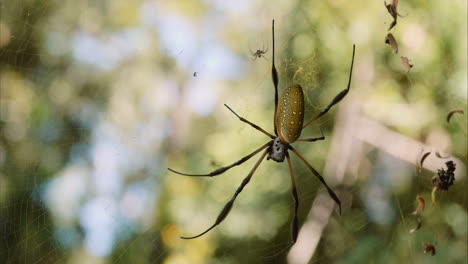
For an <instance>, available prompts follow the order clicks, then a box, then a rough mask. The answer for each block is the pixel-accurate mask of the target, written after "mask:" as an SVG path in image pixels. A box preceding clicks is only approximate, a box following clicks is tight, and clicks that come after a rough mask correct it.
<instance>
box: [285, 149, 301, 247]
mask: <svg viewBox="0 0 468 264" xmlns="http://www.w3.org/2000/svg"><path fill="white" fill-rule="evenodd" d="M286 158H287V159H288V167H289V175H290V176H291V192H292V196H293V199H294V216H293V221H292V222H291V238H292V243H291V245H290V247H291V246H292V245H294V243H296V240H297V234H298V231H299V224H298V222H299V221H298V219H297V209H298V208H299V198H298V197H297V188H296V180H295V178H294V172H293V168H292V163H291V158H290V157H289V153H287V152H286Z"/></svg>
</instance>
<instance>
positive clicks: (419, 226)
mask: <svg viewBox="0 0 468 264" xmlns="http://www.w3.org/2000/svg"><path fill="white" fill-rule="evenodd" d="M421 226H422V221H421V218H419V217H418V218H416V227H415V228H412V229H411V230H410V231H409V232H410V233H414V232H416V231H418V229H419V228H421Z"/></svg>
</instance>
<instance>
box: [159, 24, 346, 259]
mask: <svg viewBox="0 0 468 264" xmlns="http://www.w3.org/2000/svg"><path fill="white" fill-rule="evenodd" d="M274 28H275V21H274V20H273V22H272V39H273V49H272V50H273V55H272V60H273V62H272V70H271V73H272V74H271V75H272V80H273V86H274V88H275V112H274V119H273V126H274V135H273V134H270V133H268V132H267V131H265V130H264V129H263V128H261V127H260V126H258V125H256V124H254V123H252V122H250V121H248V120H247V119H245V118H243V117H241V116H239V115H238V114H237V113H236V112H234V110H232V109H231V108H230V107H229V106H228V105H226V104H225V105H224V106H226V108H227V109H229V111H231V112H232V113H233V114H234V115H235V116H236V117H237V118H239V120H240V121H242V122H244V123H247V124H249V125H251V126H252V127H253V128H255V129H256V130H258V131H260V132H261V133H263V134H264V135H266V136H267V137H268V138H270V140H269V141H268V142H267V143H266V144H264V145H263V146H261V147H260V148H258V149H256V150H254V151H253V152H252V153H250V154H248V155H247V156H244V157H243V158H241V159H240V160H238V161H236V162H234V163H232V164H231V165H228V166H225V167H221V168H219V169H216V170H214V171H212V172H210V173H206V174H190V173H183V172H178V171H176V170H173V169H170V168H168V169H169V171H171V172H173V173H177V174H180V175H184V176H192V177H213V176H217V175H220V174H222V173H224V172H226V171H227V170H229V169H231V168H233V167H235V166H239V165H241V164H242V163H244V162H246V161H247V160H249V159H250V158H252V157H253V156H255V155H257V154H259V153H262V154H261V156H260V159H258V160H257V162H256V163H255V165H254V166H253V168H252V169H251V171H250V172H249V174H248V175H247V176H246V177H245V178H244V180H243V181H242V183H241V184H240V186H239V187H238V188H237V190H236V192H235V193H234V195H233V196H232V198H231V199H230V200H229V201H228V202H227V203H226V204H225V206H224V208H223V209H222V210H221V212H220V213H219V215H218V217H217V218H216V220H215V222H214V224H212V225H211V226H210V227H209V228H207V229H206V230H205V231H203V232H201V233H200V234H198V235H195V236H190V237H181V238H182V239H193V238H197V237H200V236H203V235H204V234H206V233H208V232H209V231H210V230H211V229H213V228H214V227H216V226H217V225H219V224H221V222H223V221H224V219H226V217H227V216H228V214H229V212H230V211H231V209H232V207H233V205H234V202H235V200H236V198H237V196H238V195H239V194H240V193H241V192H242V190H243V189H244V187H245V186H246V185H247V184H248V183H249V182H250V179H251V178H252V176H253V174H254V173H255V170H256V169H257V168H258V167H259V166H260V163H262V161H263V160H273V161H276V162H284V161H285V160H286V161H287V164H288V168H289V175H290V177H291V191H292V196H293V201H294V208H293V209H294V211H293V220H292V222H291V239H292V241H291V244H290V245H289V247H291V246H292V245H294V243H295V242H296V240H297V235H298V231H299V220H298V216H297V211H298V208H299V196H298V193H297V189H296V183H295V177H294V172H293V167H292V162H291V156H290V151H291V152H292V154H294V155H295V156H297V157H298V158H299V160H300V161H302V163H304V165H305V166H306V167H307V168H308V169H309V171H310V172H311V174H312V175H314V176H315V177H316V178H317V179H318V180H319V181H320V182H321V183H322V184H323V186H324V187H325V188H326V189H327V191H328V194H329V195H330V197H331V198H332V199H333V200H334V201H335V202H336V204H337V205H338V208H339V212H340V214H341V201H340V199H339V198H338V196H337V195H336V194H335V192H334V191H333V190H332V189H331V188H330V187H329V186H328V185H327V183H326V182H325V179H324V178H323V177H322V176H321V175H320V174H319V173H318V171H317V170H316V169H314V168H313V167H312V165H310V164H309V162H307V161H306V159H305V158H304V157H303V156H302V155H301V154H300V153H299V152H298V151H297V150H296V148H295V147H293V146H292V144H293V143H294V142H314V141H317V140H324V139H325V136H324V135H323V132H322V135H321V136H320V137H313V138H299V136H300V135H301V132H302V130H303V129H304V128H306V127H307V126H309V125H310V124H312V123H313V122H314V121H316V120H318V119H319V118H320V117H322V116H323V115H325V114H326V113H327V112H328V111H329V110H330V109H331V108H332V107H333V106H334V105H336V104H337V103H339V102H340V101H341V100H342V99H343V98H344V97H345V96H346V94H347V93H348V91H349V88H350V85H351V76H352V73H353V64H354V52H355V46H354V45H353V54H352V58H351V67H350V70H349V79H348V85H347V87H346V88H345V89H344V90H342V91H341V92H340V93H338V94H337V95H336V96H335V98H334V99H333V100H332V101H331V102H330V103H329V104H328V106H327V107H326V108H325V109H323V110H322V111H321V112H320V113H318V114H317V115H316V116H315V117H314V118H313V119H312V120H310V121H309V122H307V123H306V124H305V125H303V121H304V95H303V91H302V87H301V86H300V85H299V84H295V85H292V86H290V87H289V88H287V89H285V91H283V93H282V94H281V96H280V97H278V83H279V78H278V72H277V70H276V67H275V30H274ZM265 52H266V50H265V51H262V50H260V51H257V52H256V53H253V54H254V55H255V56H256V57H257V58H259V57H261V56H262V55H263V54H264V53H265ZM289 247H288V248H289ZM286 249H287V248H286ZM286 249H284V250H286Z"/></svg>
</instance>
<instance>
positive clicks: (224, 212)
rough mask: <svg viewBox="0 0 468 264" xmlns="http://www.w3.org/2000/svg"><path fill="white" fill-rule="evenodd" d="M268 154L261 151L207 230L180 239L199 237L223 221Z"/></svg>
mask: <svg viewBox="0 0 468 264" xmlns="http://www.w3.org/2000/svg"><path fill="white" fill-rule="evenodd" d="M267 154H268V150H266V151H265V152H263V154H262V156H261V157H260V159H259V160H258V161H257V163H255V166H254V167H253V168H252V170H251V171H250V172H249V175H247V177H245V178H244V180H243V181H242V183H241V185H240V186H239V187H238V188H237V190H236V193H235V194H234V196H232V198H231V200H229V202H228V203H227V204H226V205H225V206H224V208H223V210H221V212H220V213H219V215H218V218H216V222H215V223H214V224H213V225H212V226H211V227H210V228H208V229H207V230H205V231H203V232H202V233H200V234H199V235H196V236H193V237H180V238H182V239H193V238H197V237H201V236H203V235H204V234H206V233H208V231H210V230H211V229H213V228H214V227H215V226H217V225H219V224H220V223H221V222H223V220H224V219H226V216H227V215H228V214H229V212H230V211H231V209H232V206H233V204H234V201H235V200H236V198H237V196H238V195H239V193H241V192H242V190H243V189H244V187H245V186H246V185H247V183H249V181H250V179H251V178H252V175H253V174H254V173H255V170H257V168H258V166H259V165H260V163H262V161H263V160H264V159H265V156H266V155H267Z"/></svg>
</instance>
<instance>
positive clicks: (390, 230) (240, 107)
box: [0, 0, 468, 264]
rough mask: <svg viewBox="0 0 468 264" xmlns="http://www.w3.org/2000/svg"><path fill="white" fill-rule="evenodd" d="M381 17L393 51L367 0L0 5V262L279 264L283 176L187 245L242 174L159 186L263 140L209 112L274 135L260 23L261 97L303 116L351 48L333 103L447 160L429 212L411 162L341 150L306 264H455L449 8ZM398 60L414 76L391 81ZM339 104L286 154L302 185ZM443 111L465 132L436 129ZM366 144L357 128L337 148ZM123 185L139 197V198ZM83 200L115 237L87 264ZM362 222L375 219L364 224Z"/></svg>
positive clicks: (454, 61)
mask: <svg viewBox="0 0 468 264" xmlns="http://www.w3.org/2000/svg"><path fill="white" fill-rule="evenodd" d="M398 8H399V12H400V13H401V14H403V15H406V16H405V17H403V18H398V24H397V25H396V26H395V28H394V29H393V30H392V33H393V34H394V35H395V38H396V40H397V42H398V44H399V54H393V53H392V52H391V48H390V47H389V46H388V45H386V44H385V43H384V39H385V36H386V34H387V28H388V24H389V23H391V21H392V18H391V16H390V15H389V14H388V13H387V10H386V8H385V6H384V3H383V2H381V1H370V2H369V1H363V0H359V1H343V0H333V1H309V0H304V1H279V2H278V3H275V4H272V3H271V2H268V1H261V0H258V1H240V2H239V3H234V2H229V3H228V2H225V1H197V0H187V1H110V0H109V1H99V2H93V1H52V0H49V1H37V0H19V1H1V2H0V10H1V11H0V129H1V132H2V133H1V135H0V168H1V169H0V259H2V260H4V261H6V262H5V263H171V264H172V263H285V262H286V259H287V256H286V255H285V254H283V255H280V256H277V257H274V258H265V256H269V255H273V254H275V253H276V252H278V251H279V250H280V249H282V248H284V247H285V246H287V245H288V242H289V240H290V234H289V224H290V221H291V215H292V200H291V197H290V180H289V175H288V170H287V166H286V164H278V163H274V162H271V161H265V162H264V163H263V164H262V165H261V166H260V167H259V169H258V170H257V172H256V174H255V175H254V177H253V179H252V182H251V183H250V184H249V185H248V186H247V187H246V188H245V190H244V191H243V192H242V193H241V195H240V196H239V198H238V199H237V201H236V203H235V205H234V208H233V209H232V211H231V213H230V214H229V216H228V217H227V219H226V220H225V221H224V222H223V223H222V224H221V225H220V226H218V227H216V228H215V229H214V230H212V231H211V232H210V233H208V234H207V235H206V236H204V237H202V238H199V239H195V240H181V239H179V236H182V235H191V234H196V233H198V232H200V231H202V230H204V229H205V228H207V227H208V226H210V225H211V224H212V223H213V222H214V221H215V219H216V216H217V215H218V213H219V211H220V210H221V208H222V207H223V206H224V204H225V203H226V202H227V201H228V199H230V197H231V196H232V194H233V193H234V192H235V189H236V188H237V186H238V185H239V184H240V182H241V181H242V178H243V177H245V175H247V173H248V172H249V171H250V169H251V167H252V166H253V164H254V162H255V161H253V160H255V158H253V159H252V161H249V162H246V163H245V164H243V165H242V166H239V167H236V168H233V169H232V170H230V171H228V172H227V173H225V174H223V175H220V176H217V177H214V178H191V177H182V176H179V175H175V174H170V173H168V172H167V171H166V168H167V167H171V168H174V169H177V170H180V171H184V172H193V173H205V172H208V171H212V170H214V169H216V168H218V167H220V166H225V165H227V164H230V163H232V162H233V161H235V160H238V159H239V158H241V157H242V156H244V155H246V154H247V153H250V152H251V151H253V150H254V149H256V148H258V147H259V146H260V145H261V144H264V142H266V140H267V138H266V137H265V136H264V135H261V134H259V133H258V132H257V131H255V130H253V129H251V128H250V127H248V126H247V125H245V124H244V123H241V122H239V121H238V120H237V118H235V116H233V115H232V114H231V113H229V112H228V111H227V110H226V109H225V108H224V106H223V104H224V103H227V104H229V105H230V106H231V107H232V108H233V109H234V110H235V111H236V112H237V113H239V114H240V115H241V116H243V117H245V118H247V119H249V120H250V121H252V122H254V123H256V124H258V125H260V126H261V127H262V128H264V129H266V130H267V131H270V132H272V131H273V124H272V120H273V110H274V105H273V91H274V90H273V85H272V82H271V77H270V71H271V62H272V61H271V52H272V46H271V43H270V42H271V24H270V23H271V20H272V19H273V18H274V19H275V21H276V38H277V39H276V40H277V42H276V48H277V50H276V61H275V63H276V65H277V68H278V71H279V73H280V92H281V91H282V89H284V88H285V87H287V86H288V85H292V84H293V83H299V84H301V85H302V87H303V88H304V92H305V96H306V109H307V114H306V119H309V118H310V117H312V114H313V113H317V112H318V111H319V109H322V108H323V107H324V106H325V105H326V104H327V103H328V102H329V101H330V100H331V99H332V98H333V96H335V95H336V94H337V93H338V92H339V91H341V90H342V89H344V88H345V84H346V81H347V78H348V75H347V73H348V70H349V62H350V56H351V47H352V44H354V43H355V44H356V62H355V69H354V74H353V82H352V88H351V91H350V93H349V95H348V96H347V97H346V98H345V100H344V101H353V102H355V103H356V102H357V104H358V105H359V107H360V110H359V115H361V116H363V117H366V118H369V119H371V120H374V121H375V122H377V123H378V124H380V125H382V127H385V128H387V129H389V130H390V131H392V132H395V133H397V134H398V135H400V136H402V137H407V138H411V139H413V140H415V141H417V142H420V143H421V144H422V145H425V146H429V147H432V148H433V150H440V151H442V152H446V153H450V154H451V155H452V156H453V157H456V158H457V159H458V160H459V161H461V163H460V164H457V165H458V167H457V168H458V170H459V171H458V173H460V174H459V175H461V176H460V177H459V178H457V179H456V181H455V185H454V186H453V187H451V189H450V190H449V191H447V192H438V193H437V203H436V206H435V207H434V208H432V207H431V206H430V192H431V188H432V185H431V182H430V179H431V177H432V176H433V175H434V172H431V171H429V170H423V171H422V173H417V170H415V164H410V163H408V162H407V161H405V160H404V158H402V157H401V158H400V157H395V156H392V155H390V154H388V153H386V152H385V150H383V149H379V148H378V147H375V146H370V145H368V144H363V145H364V147H363V148H364V154H362V155H358V154H357V153H355V151H356V152H357V150H356V149H354V148H353V146H351V148H350V146H345V145H343V146H340V147H341V148H342V151H343V152H346V151H350V152H351V153H352V154H353V155H355V156H356V157H359V159H360V160H358V161H356V164H354V165H353V166H355V167H356V168H357V169H355V170H354V171H353V170H352V169H350V168H349V167H347V168H345V169H346V170H345V175H346V176H345V177H346V180H345V181H344V182H333V181H332V185H335V184H336V185H337V186H336V189H337V190H339V191H338V193H339V195H342V197H345V198H346V200H344V199H343V203H344V204H345V207H346V209H345V210H344V213H343V215H341V216H339V215H338V214H337V212H333V213H332V215H331V217H330V218H325V219H326V222H327V223H326V224H325V228H324V229H323V232H322V233H321V238H320V242H319V244H318V246H317V248H316V249H315V252H314V254H313V257H312V259H311V260H310V263H398V262H402V263H466V261H467V259H468V257H467V251H466V248H467V246H468V241H467V240H468V236H467V232H468V230H467V226H468V215H467V208H468V197H467V196H466V189H467V181H466V167H465V166H464V163H466V161H467V116H466V113H467V104H466V100H467V91H468V90H467V63H468V62H467V34H468V33H467V3H466V1H461V0H455V1H437V0H428V1H419V0H411V1H400V4H399V7H398ZM181 32H182V33H181ZM262 47H268V52H267V53H266V55H265V56H266V57H265V58H258V59H256V60H252V58H251V55H250V51H249V49H251V50H257V49H261V48H262ZM400 55H401V56H407V57H408V58H410V62H411V63H413V64H414V67H413V68H412V69H411V70H410V72H409V73H406V72H405V70H404V67H403V65H402V64H401V61H400V58H399V57H400ZM194 72H197V74H196V76H195V74H194ZM340 106H341V103H340V104H339V105H337V107H335V109H334V110H333V111H331V112H330V113H329V114H327V115H326V116H324V117H323V118H322V119H321V120H320V122H319V123H318V124H317V126H314V127H309V128H307V129H306V130H305V131H303V134H302V135H303V136H314V135H318V133H319V129H318V127H319V126H320V127H322V128H323V130H324V133H325V135H326V140H325V141H319V142H315V143H302V144H296V145H297V149H299V150H300V151H301V153H303V155H304V156H305V157H306V158H307V160H309V161H310V162H311V164H312V165H313V166H314V167H315V168H316V169H317V170H318V171H319V172H321V173H322V172H323V171H324V170H325V169H324V168H325V167H326V164H327V162H332V161H334V162H335V163H336V162H337V161H336V160H335V159H336V157H333V156H332V157H330V156H329V153H330V151H329V150H330V149H331V148H332V147H333V146H332V143H331V142H332V141H333V140H334V136H335V132H336V131H337V129H336V127H338V126H340V123H339V122H335V121H336V113H337V112H338V111H337V110H336V109H337V108H340ZM347 109H349V108H347ZM453 109H462V110H464V111H465V115H458V114H456V115H454V116H453V118H452V121H451V123H447V122H446V121H445V118H446V115H447V113H448V112H449V111H451V110H453ZM343 122H344V121H343ZM348 129H349V127H348ZM366 129H367V128H366V127H360V126H359V124H356V125H355V126H353V127H352V129H350V130H345V131H344V134H345V135H349V136H351V135H356V133H357V134H359V131H365V130H366ZM102 131H104V132H102ZM106 140H110V141H106ZM352 141H353V144H354V143H355V141H358V139H353V140H352ZM103 142H104V143H109V142H110V143H109V144H110V145H111V149H112V151H111V153H110V154H109V153H107V154H108V155H109V156H110V157H117V158H115V160H116V161H114V162H115V163H117V164H118V165H115V166H117V168H118V169H117V172H118V173H116V174H110V175H113V176H112V177H114V178H112V177H111V178H107V179H108V181H109V182H107V183H106V182H105V183H104V186H107V185H109V186H114V185H116V186H117V187H116V190H117V191H115V190H114V189H112V190H113V191H111V192H110V194H109V193H107V192H106V191H102V188H103V187H100V185H99V184H98V180H96V179H97V177H98V176H99V175H100V173H102V172H103V171H101V170H99V169H98V168H100V166H102V165H103V164H102V163H107V162H109V164H111V161H109V160H107V159H104V158H103V159H99V157H109V156H106V155H107V154H106V153H99V152H98V153H97V154H96V149H98V146H101V145H100V144H103ZM402 152H404V150H402ZM118 157H120V159H119V158H118ZM414 159H415V161H416V160H417V157H416V156H415V157H414ZM111 160H113V159H111ZM428 162H429V161H428ZM112 164H114V163H112ZM338 164H340V162H339V161H338ZM350 166H351V165H350ZM293 167H294V169H295V175H296V181H297V186H298V192H299V198H300V211H299V219H300V225H302V223H304V222H306V221H307V220H308V215H309V211H310V208H311V206H312V204H313V203H314V199H315V198H316V197H317V195H318V194H319V193H320V190H321V185H320V183H319V182H318V181H317V180H316V178H314V177H313V176H312V175H310V172H309V171H307V169H306V168H305V167H304V166H303V165H302V164H301V163H300V162H298V161H297V160H294V162H293ZM439 168H440V167H439ZM460 170H461V172H460ZM104 173H106V171H104ZM71 174H73V175H75V176H76V175H79V179H78V180H77V181H78V183H76V182H73V183H74V184H75V185H73V184H71V185H70V184H69V185H67V186H69V187H70V188H71V189H63V190H62V189H61V188H58V187H54V186H56V183H57V182H62V181H64V179H67V175H71ZM322 174H323V173H322ZM101 176H102V175H101ZM327 176H328V175H325V177H327ZM350 179H353V180H350ZM81 182H82V183H83V184H80V183H81ZM58 186H61V185H58ZM80 186H82V187H80ZM137 187H138V188H142V189H143V190H144V191H148V190H149V193H151V194H150V195H147V196H143V197H145V198H141V200H139V199H140V198H138V197H139V196H138V195H137V194H138V191H137V192H136V193H137V194H134V193H133V190H134V189H132V188H137ZM80 188H81V189H80ZM375 188H377V190H380V191H381V192H379V191H377V192H376V191H375V190H376V189H375ZM379 188H382V189H379ZM67 190H68V191H69V192H70V193H69V192H68V191H67ZM137 190H139V189H137ZM75 192H79V195H76V196H73V195H71V193H75ZM381 194H382V195H381ZM416 195H423V196H424V197H425V198H426V210H425V211H424V212H423V213H422V215H421V218H422V219H423V226H422V228H421V229H420V230H418V231H417V232H415V233H414V234H410V233H409V232H408V231H409V230H410V229H411V228H413V227H414V226H415V225H416V220H415V218H416V217H414V216H412V215H411V212H412V211H413V210H414V208H415V206H416V202H415V197H416ZM135 197H136V198H135ZM98 198H99V199H101V198H105V199H107V200H105V201H106V202H105V204H108V205H109V206H107V207H104V208H101V209H103V210H101V211H105V212H104V214H105V215H106V214H107V217H109V216H110V219H111V221H115V223H117V225H118V226H119V228H117V229H116V230H117V231H115V230H114V232H115V235H113V236H112V243H111V244H112V250H111V251H110V252H108V254H104V255H96V254H93V253H92V252H93V250H92V249H90V248H89V247H88V245H89V244H88V243H89V232H90V231H89V230H88V229H87V226H86V223H85V222H86V221H85V220H84V219H85V218H84V217H85V216H83V214H84V212H86V210H85V208H87V205H88V204H89V203H90V202H91V201H95V199H98ZM148 200H150V201H148ZM143 201H145V203H143ZM62 202H69V203H66V204H67V205H70V204H72V205H73V206H64V204H63V203H62ZM376 204H377V205H376ZM111 205H115V207H116V208H117V209H116V210H115V211H111V209H109V208H113V207H112V206H111ZM373 206H376V208H374V207H373ZM386 206H387V207H388V208H387V207H386ZM63 207H66V208H63ZM64 210H65V211H64ZM107 210H108V211H107ZM373 210H374V211H373ZM375 210H377V211H379V210H382V211H385V212H387V214H384V215H385V216H384V218H383V219H381V218H378V214H375ZM64 212H68V213H69V215H67V214H64ZM110 212H114V213H110ZM376 215H377V216H376ZM425 241H427V242H430V243H434V244H435V245H436V248H437V254H436V255H435V256H430V255H428V254H424V253H423V249H424V248H423V246H422V242H425Z"/></svg>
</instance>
